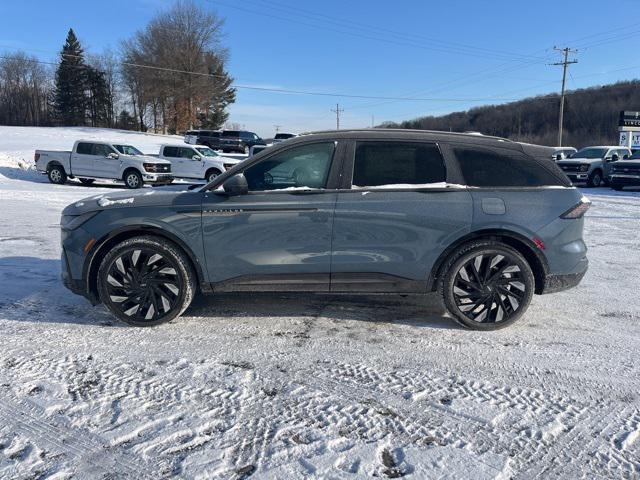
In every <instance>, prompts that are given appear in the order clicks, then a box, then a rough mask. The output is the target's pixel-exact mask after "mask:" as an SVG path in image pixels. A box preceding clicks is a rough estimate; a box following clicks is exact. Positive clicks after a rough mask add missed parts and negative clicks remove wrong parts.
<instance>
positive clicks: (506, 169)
mask: <svg viewBox="0 0 640 480" xmlns="http://www.w3.org/2000/svg"><path fill="white" fill-rule="evenodd" d="M500 150H502V149H500ZM454 153H455V156H456V158H457V160H458V163H459V164H460V169H461V171H462V176H463V177H464V179H465V183H466V184H467V185H469V186H472V187H541V186H549V185H559V186H563V185H564V184H563V183H562V181H561V180H560V179H559V178H557V177H556V176H555V175H553V174H552V173H551V172H550V171H549V170H547V169H546V168H545V167H544V166H542V165H540V164H538V163H537V162H535V161H534V160H531V159H529V158H528V157H526V156H524V155H521V154H518V152H512V151H499V150H498V149H496V150H485V149H475V148H473V147H459V148H454Z"/></svg>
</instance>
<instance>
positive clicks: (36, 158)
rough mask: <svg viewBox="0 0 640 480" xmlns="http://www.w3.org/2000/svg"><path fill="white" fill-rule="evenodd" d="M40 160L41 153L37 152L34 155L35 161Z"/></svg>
mask: <svg viewBox="0 0 640 480" xmlns="http://www.w3.org/2000/svg"><path fill="white" fill-rule="evenodd" d="M38 160H40V154H39V153H35V154H34V155H33V161H34V162H37V161H38Z"/></svg>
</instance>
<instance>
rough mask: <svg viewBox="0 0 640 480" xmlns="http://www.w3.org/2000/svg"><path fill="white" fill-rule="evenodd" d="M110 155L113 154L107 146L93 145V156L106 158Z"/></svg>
mask: <svg viewBox="0 0 640 480" xmlns="http://www.w3.org/2000/svg"><path fill="white" fill-rule="evenodd" d="M110 153H115V152H114V151H113V149H112V148H111V147H110V146H109V145H102V144H100V143H94V144H93V155H96V156H98V157H106V156H107V155H109V154H110Z"/></svg>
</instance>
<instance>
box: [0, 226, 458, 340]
mask: <svg viewBox="0 0 640 480" xmlns="http://www.w3.org/2000/svg"><path fill="white" fill-rule="evenodd" d="M27 240H28V239H23V240H22V241H27ZM14 241H15V242H20V241H21V239H19V238H16V239H14ZM2 243H3V242H2V241H0V247H2ZM22 246H24V245H22ZM183 316H184V317H190V318H192V319H194V318H195V319H200V320H202V321H203V322H206V321H207V319H226V320H228V321H230V322H233V321H234V319H237V318H242V317H246V318H265V319H268V318H272V317H273V318H282V317H291V318H299V317H316V318H317V317H322V318H327V319H330V320H338V321H345V322H350V321H356V322H362V323H364V324H370V325H371V326H375V325H376V324H393V325H406V326H411V327H417V328H438V329H440V328H442V329H461V328H462V327H460V326H459V325H458V324H457V323H455V322H454V321H453V320H452V319H451V318H449V317H447V316H446V315H445V311H444V308H443V306H442V303H441V301H440V298H439V297H438V296H437V295H436V294H430V295H351V294H348V295H347V294H345V295H337V294H317V295H314V294H309V293H304V294H302V293H300V294H297V293H286V294H284V293H246V292H245V293H220V294H216V295H198V296H196V298H195V299H194V301H193V303H192V305H191V306H190V307H189V308H188V309H187V311H186V312H185V313H184V314H183ZM0 320H3V321H7V320H9V321H14V322H32V323H60V324H76V325H93V326H95V325H99V326H108V327H124V328H127V327H128V325H126V324H125V323H123V322H120V321H118V320H117V319H115V318H114V317H113V316H112V315H111V314H110V313H109V312H108V311H107V310H106V309H105V308H104V307H103V306H101V305H98V306H95V307H94V306H91V304H90V303H89V302H88V301H87V300H86V299H85V298H83V297H81V296H79V295H74V294H73V293H71V292H70V291H69V290H67V289H66V288H65V287H64V285H63V284H62V281H61V279H60V260H58V259H47V258H39V257H29V256H7V257H0ZM179 325H180V319H178V320H176V321H174V322H173V323H172V326H179ZM132 328H135V327H132Z"/></svg>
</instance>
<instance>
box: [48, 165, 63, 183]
mask: <svg viewBox="0 0 640 480" xmlns="http://www.w3.org/2000/svg"><path fill="white" fill-rule="evenodd" d="M47 176H48V177H49V181H50V182H51V183H55V184H56V185H64V184H65V183H67V174H66V173H65V171H64V168H62V167H61V166H60V165H53V166H52V167H51V168H49V170H48V172H47Z"/></svg>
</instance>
